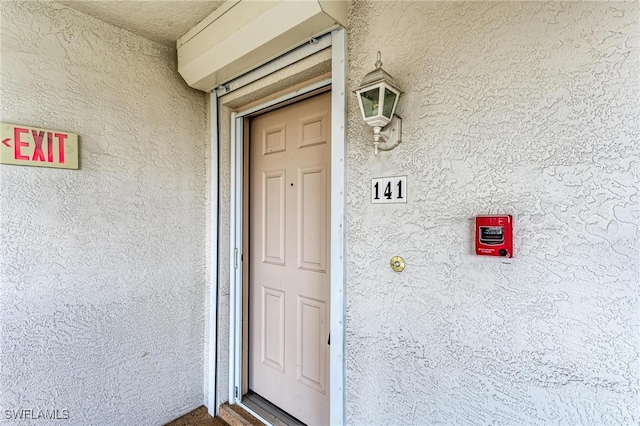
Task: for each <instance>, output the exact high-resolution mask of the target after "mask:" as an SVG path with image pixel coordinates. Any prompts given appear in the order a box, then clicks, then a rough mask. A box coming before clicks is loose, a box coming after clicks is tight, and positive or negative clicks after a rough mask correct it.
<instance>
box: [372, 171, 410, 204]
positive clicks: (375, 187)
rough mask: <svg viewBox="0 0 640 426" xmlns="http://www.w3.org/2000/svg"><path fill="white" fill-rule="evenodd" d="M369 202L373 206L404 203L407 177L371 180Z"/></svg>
mask: <svg viewBox="0 0 640 426" xmlns="http://www.w3.org/2000/svg"><path fill="white" fill-rule="evenodd" d="M371 202H372V203H374V204H382V203H406V202H407V177H406V176H398V177H388V178H377V179H373V180H372V181H371Z"/></svg>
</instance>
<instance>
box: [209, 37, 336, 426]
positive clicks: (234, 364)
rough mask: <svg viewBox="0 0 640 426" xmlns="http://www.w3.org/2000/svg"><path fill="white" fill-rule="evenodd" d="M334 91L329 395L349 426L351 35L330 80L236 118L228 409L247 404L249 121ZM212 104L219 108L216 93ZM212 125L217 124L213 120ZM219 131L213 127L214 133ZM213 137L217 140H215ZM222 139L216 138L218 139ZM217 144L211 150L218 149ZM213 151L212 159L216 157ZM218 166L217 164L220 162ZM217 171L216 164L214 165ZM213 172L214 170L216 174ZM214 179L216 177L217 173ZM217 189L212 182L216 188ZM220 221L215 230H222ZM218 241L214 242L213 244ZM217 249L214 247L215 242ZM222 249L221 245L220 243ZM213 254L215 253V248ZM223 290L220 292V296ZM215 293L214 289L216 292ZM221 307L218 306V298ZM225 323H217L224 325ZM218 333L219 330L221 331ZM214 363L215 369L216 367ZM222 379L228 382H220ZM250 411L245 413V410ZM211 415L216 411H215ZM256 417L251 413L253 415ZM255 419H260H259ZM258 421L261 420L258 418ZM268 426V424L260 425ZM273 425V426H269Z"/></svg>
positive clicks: (213, 391)
mask: <svg viewBox="0 0 640 426" xmlns="http://www.w3.org/2000/svg"><path fill="white" fill-rule="evenodd" d="M327 86H330V88H331V122H332V124H331V139H332V143H331V230H330V232H331V240H330V241H331V250H330V251H331V258H330V265H331V274H330V283H331V284H330V285H331V296H330V299H331V309H330V333H331V345H330V349H329V380H330V384H329V389H330V422H331V424H332V425H345V424H346V359H345V341H346V339H345V323H346V298H345V293H346V160H347V157H346V127H347V123H346V118H347V115H346V114H347V109H346V106H347V105H346V104H347V101H346V94H347V40H346V30H345V29H338V30H334V31H332V32H331V78H329V79H326V80H321V81H318V82H315V83H312V84H310V85H308V86H305V87H303V88H301V89H298V90H295V91H292V92H290V93H287V94H284V95H282V96H279V97H278V98H275V99H272V100H270V101H267V102H265V103H263V104H260V105H257V106H253V107H251V108H250V109H247V110H244V111H242V112H232V113H231V123H230V126H231V128H230V130H231V137H230V139H231V159H230V162H231V165H230V166H231V178H230V182H231V187H230V198H231V199H230V227H229V231H230V245H229V247H230V253H229V260H230V264H229V271H230V272H229V280H230V281H229V302H230V304H229V377H228V379H229V403H231V404H239V405H241V406H242V405H243V404H242V392H241V391H240V389H242V367H243V366H242V361H243V356H242V315H243V295H242V291H243V276H242V275H243V264H242V262H243V259H242V242H243V238H242V237H243V205H242V202H243V179H244V159H243V156H244V154H243V151H244V119H245V117H247V116H249V115H251V114H254V113H256V112H257V111H261V110H263V109H267V108H270V107H274V106H275V105H278V104H282V103H286V102H287V101H291V100H293V99H295V98H298V97H300V96H304V95H305V94H309V93H311V92H314V91H316V90H318V89H320V88H322V87H327ZM211 101H212V103H213V102H216V103H217V102H218V100H217V98H216V96H215V93H212V99H211ZM211 120H212V122H213V120H217V118H216V116H214V115H212V116H211ZM213 127H214V126H213V125H212V128H213ZM213 136H214V135H213V133H212V138H213ZM216 136H217V135H216ZM217 142H218V141H217V138H216V140H215V141H214V140H213V139H212V147H213V146H216V145H217ZM213 151H214V150H213V149H212V156H213ZM216 160H217V158H216ZM212 166H213V161H212ZM212 170H213V169H212ZM212 175H214V173H212ZM214 183H218V182H217V181H216V182H213V179H212V188H213V184H214ZM216 219H217V218H213V220H215V222H216V223H215V224H212V225H215V226H212V229H217V220H216ZM212 240H213V238H212ZM211 244H212V245H213V244H214V242H213V241H212V242H211ZM215 244H216V247H217V242H215ZM212 253H213V247H212ZM217 270H218V267H212V281H217V278H216V277H217ZM217 289H218V287H217V286H216V289H215V292H216V294H217ZM210 290H211V293H213V291H214V289H213V288H211V289H210ZM216 299H217V300H216V303H217V302H219V299H218V297H216ZM209 311H210V312H209V314H210V318H216V315H217V313H218V311H217V309H216V305H215V304H213V303H210V306H209ZM221 322H222V321H218V322H217V323H218V324H220V323H221ZM216 330H217V328H216ZM216 340H217V339H216V338H210V339H209V348H208V349H209V370H211V369H212V368H213V369H215V370H216V371H217V365H216V364H215V360H214V359H213V358H214V357H213V354H216V353H217V348H216V346H217V345H216ZM212 362H213V363H212ZM216 379H222V380H224V378H216ZM215 382H216V380H215V379H214V380H211V375H209V381H208V391H209V402H210V403H212V404H213V406H215V412H217V411H218V407H219V405H220V402H221V401H217V400H216V398H215V397H213V395H216V383H215ZM244 408H245V409H246V407H244ZM209 411H210V412H211V411H213V410H212V407H211V405H210V406H209ZM248 411H251V410H248ZM254 414H255V413H254ZM256 417H258V418H259V416H256ZM260 420H262V421H265V420H264V419H261V418H260ZM267 424H268V422H267Z"/></svg>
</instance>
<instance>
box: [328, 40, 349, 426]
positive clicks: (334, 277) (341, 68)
mask: <svg viewBox="0 0 640 426" xmlns="http://www.w3.org/2000/svg"><path fill="white" fill-rule="evenodd" d="M331 39H332V40H331V80H332V81H331V89H332V90H331V347H330V349H329V359H330V370H329V382H330V387H329V389H330V399H331V401H330V411H331V413H330V419H331V424H332V425H346V424H347V423H346V419H347V411H346V403H347V397H346V395H347V393H346V390H347V387H346V384H347V382H346V377H347V372H346V370H347V363H346V359H345V355H346V354H345V349H346V348H345V341H346V338H345V324H346V318H347V303H346V297H345V295H346V290H347V289H346V287H347V280H346V271H347V244H346V242H347V239H346V235H347V234H346V227H347V97H346V94H347V32H346V30H344V29H340V30H335V31H333V32H332V33H331Z"/></svg>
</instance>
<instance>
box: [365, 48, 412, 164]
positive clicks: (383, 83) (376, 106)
mask: <svg viewBox="0 0 640 426" xmlns="http://www.w3.org/2000/svg"><path fill="white" fill-rule="evenodd" d="M354 92H355V94H356V95H357V96H358V104H359V105H360V112H361V113H362V118H363V119H364V121H365V122H366V123H367V124H368V125H369V126H371V127H373V146H374V153H375V155H378V150H382V151H389V150H392V149H393V148H395V147H396V146H398V144H399V143H400V141H401V137H402V119H401V118H400V117H398V116H397V115H394V114H393V112H394V111H395V109H396V105H397V104H398V98H399V97H400V94H401V93H402V90H400V89H399V88H398V85H397V84H396V82H395V81H394V80H393V77H391V76H390V75H389V74H388V73H387V72H386V71H385V70H383V69H382V62H381V61H380V52H378V61H377V62H376V69H375V70H373V71H371V72H370V73H369V74H367V75H365V76H364V78H363V79H362V83H360V87H359V88H358V89H357V90H355V91H354ZM387 125H388V126H387ZM385 126H386V127H385ZM381 140H382V141H381Z"/></svg>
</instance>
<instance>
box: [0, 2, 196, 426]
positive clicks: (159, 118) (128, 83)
mask: <svg viewBox="0 0 640 426" xmlns="http://www.w3.org/2000/svg"><path fill="white" fill-rule="evenodd" d="M0 7H1V9H0V10H1V32H0V34H1V37H2V39H1V43H0V44H1V48H0V49H1V50H0V77H1V81H0V83H1V84H0V97H1V98H0V118H1V120H2V121H3V122H10V123H21V124H26V125H32V126H38V127H45V128H52V129H61V130H66V131H71V132H75V133H78V134H79V135H80V162H81V168H80V170H77V171H69V170H55V169H44V168H32V167H16V166H5V165H2V166H0V183H1V189H0V212H1V215H2V216H1V227H0V240H1V252H0V280H1V283H0V291H1V292H0V322H1V327H2V328H1V331H0V365H1V366H0V388H1V392H0V394H1V396H0V409H1V411H0V422H8V423H15V422H13V421H8V420H6V416H5V411H4V410H6V409H9V410H20V409H43V410H45V409H48V410H52V409H59V410H62V409H67V410H68V411H69V415H70V421H62V420H61V421H60V424H62V423H64V424H101V425H125V424H136V425H142V424H144V425H153V424H163V423H164V422H166V421H169V420H171V419H172V418H173V417H175V416H177V415H179V414H182V413H184V412H185V411H188V410H190V409H193V408H195V407H197V406H199V405H201V404H202V402H203V389H202V383H203V352H204V348H203V340H204V320H205V315H204V300H205V299H204V297H205V285H206V280H205V263H206V232H205V229H206V226H205V204H206V202H205V197H206V195H205V187H206V182H205V169H206V163H205V159H204V155H205V141H206V139H207V137H208V136H207V135H208V131H207V127H206V126H207V118H206V113H205V96H204V94H203V93H201V92H196V91H194V90H191V89H189V88H188V87H186V85H185V84H184V83H183V81H182V79H181V78H180V76H179V75H178V74H177V73H176V63H175V58H174V56H175V51H174V50H172V49H170V48H167V47H164V46H161V45H158V44H156V43H153V42H151V41H148V40H145V39H143V38H141V37H139V36H135V35H133V34H130V33H127V32H126V31H123V30H120V29H118V28H115V27H112V26H109V25H107V24H105V23H103V22H101V21H98V20H96V19H93V18H90V17H88V16H86V15H83V14H81V13H79V12H76V11H73V10H70V9H67V8H65V7H63V6H60V5H58V4H55V3H50V2H43V3H38V2H6V1H2V2H1V6H0ZM45 423H48V422H43V421H42V420H39V421H35V420H34V421H33V422H24V424H45ZM21 424H22V423H21Z"/></svg>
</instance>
